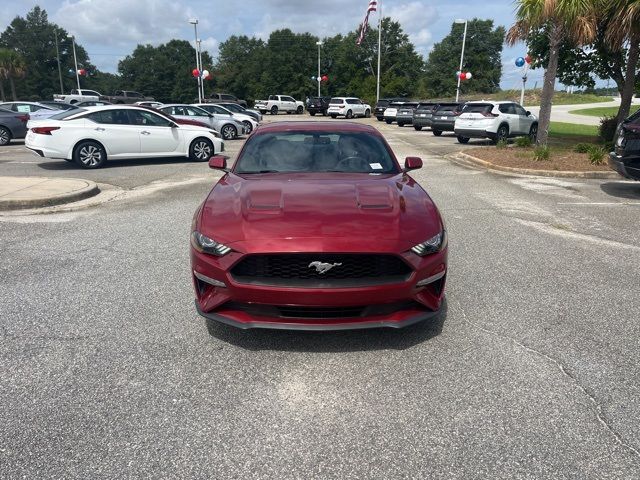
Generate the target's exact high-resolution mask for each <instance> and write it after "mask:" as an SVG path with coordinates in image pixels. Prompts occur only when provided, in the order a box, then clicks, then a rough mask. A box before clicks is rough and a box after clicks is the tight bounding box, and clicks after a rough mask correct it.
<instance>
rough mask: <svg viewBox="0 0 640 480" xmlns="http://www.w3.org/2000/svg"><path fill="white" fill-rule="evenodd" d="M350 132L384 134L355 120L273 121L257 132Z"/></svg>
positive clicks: (256, 131) (257, 129)
mask: <svg viewBox="0 0 640 480" xmlns="http://www.w3.org/2000/svg"><path fill="white" fill-rule="evenodd" d="M338 130H339V131H340V132H349V133H369V134H374V135H376V136H382V135H381V134H380V132H378V130H377V129H375V128H374V127H372V126H371V125H365V124H362V123H355V122H340V123H337V122H326V121H301V122H273V123H267V124H263V125H260V126H259V127H258V128H256V130H254V132H255V133H254V134H256V133H277V132H292V131H296V132H316V131H317V132H331V133H334V132H336V131H338Z"/></svg>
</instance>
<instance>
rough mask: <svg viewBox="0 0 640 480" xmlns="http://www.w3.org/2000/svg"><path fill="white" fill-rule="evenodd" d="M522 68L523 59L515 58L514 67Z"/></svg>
mask: <svg viewBox="0 0 640 480" xmlns="http://www.w3.org/2000/svg"><path fill="white" fill-rule="evenodd" d="M523 66H524V58H522V57H518V58H516V67H523Z"/></svg>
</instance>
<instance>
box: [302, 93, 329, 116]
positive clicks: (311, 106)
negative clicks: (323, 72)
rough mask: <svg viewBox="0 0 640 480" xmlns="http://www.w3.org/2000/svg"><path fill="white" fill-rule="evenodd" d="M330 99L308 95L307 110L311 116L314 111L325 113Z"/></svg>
mask: <svg viewBox="0 0 640 480" xmlns="http://www.w3.org/2000/svg"><path fill="white" fill-rule="evenodd" d="M330 101H331V97H309V103H308V104H307V112H309V115H311V116H312V117H313V116H314V115H315V114H316V113H321V114H322V115H324V116H326V115H327V108H329V102H330Z"/></svg>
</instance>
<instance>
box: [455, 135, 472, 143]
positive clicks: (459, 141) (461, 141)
mask: <svg viewBox="0 0 640 480" xmlns="http://www.w3.org/2000/svg"><path fill="white" fill-rule="evenodd" d="M458 143H469V137H463V136H462V135H458Z"/></svg>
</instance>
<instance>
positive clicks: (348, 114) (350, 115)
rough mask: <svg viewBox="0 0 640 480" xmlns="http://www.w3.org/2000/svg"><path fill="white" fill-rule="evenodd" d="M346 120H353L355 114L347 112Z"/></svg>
mask: <svg viewBox="0 0 640 480" xmlns="http://www.w3.org/2000/svg"><path fill="white" fill-rule="evenodd" d="M345 117H346V118H349V119H350V118H353V112H352V111H351V110H347V114H346V115H345Z"/></svg>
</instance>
